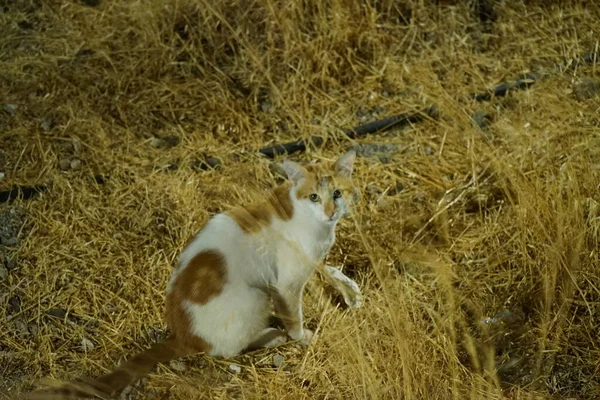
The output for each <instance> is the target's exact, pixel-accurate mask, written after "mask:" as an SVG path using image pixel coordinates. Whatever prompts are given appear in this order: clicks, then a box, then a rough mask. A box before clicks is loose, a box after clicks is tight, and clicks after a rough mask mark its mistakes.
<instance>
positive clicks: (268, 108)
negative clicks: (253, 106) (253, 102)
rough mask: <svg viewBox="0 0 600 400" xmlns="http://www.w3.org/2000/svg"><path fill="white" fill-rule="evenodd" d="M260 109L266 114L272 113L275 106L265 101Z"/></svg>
mask: <svg viewBox="0 0 600 400" xmlns="http://www.w3.org/2000/svg"><path fill="white" fill-rule="evenodd" d="M260 109H261V110H262V112H264V113H270V112H271V111H273V104H271V103H270V102H269V101H267V100H265V101H263V102H262V103H260Z"/></svg>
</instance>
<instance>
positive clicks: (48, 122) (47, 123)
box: [40, 119, 52, 132]
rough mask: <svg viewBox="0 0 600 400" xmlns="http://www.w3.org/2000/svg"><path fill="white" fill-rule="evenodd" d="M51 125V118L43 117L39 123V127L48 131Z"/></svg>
mask: <svg viewBox="0 0 600 400" xmlns="http://www.w3.org/2000/svg"><path fill="white" fill-rule="evenodd" d="M51 127H52V120H50V119H44V120H43V121H42V122H41V123H40V129H41V130H43V131H44V132H48V131H49V130H50V128H51Z"/></svg>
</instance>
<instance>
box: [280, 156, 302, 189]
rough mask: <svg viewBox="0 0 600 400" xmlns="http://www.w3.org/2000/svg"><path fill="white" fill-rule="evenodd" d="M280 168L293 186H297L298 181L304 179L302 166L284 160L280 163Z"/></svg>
mask: <svg viewBox="0 0 600 400" xmlns="http://www.w3.org/2000/svg"><path fill="white" fill-rule="evenodd" d="M281 167H282V168H283V170H284V171H285V174H286V175H287V177H288V179H289V180H290V181H292V183H293V184H294V185H295V184H297V183H298V182H299V181H300V179H302V178H304V174H305V172H306V170H305V169H304V167H303V166H302V165H300V164H298V163H296V162H294V161H290V160H285V161H284V162H283V163H281Z"/></svg>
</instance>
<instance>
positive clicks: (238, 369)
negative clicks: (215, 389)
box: [229, 364, 242, 374]
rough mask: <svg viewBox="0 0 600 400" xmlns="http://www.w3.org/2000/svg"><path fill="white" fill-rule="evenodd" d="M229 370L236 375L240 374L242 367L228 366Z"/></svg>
mask: <svg viewBox="0 0 600 400" xmlns="http://www.w3.org/2000/svg"><path fill="white" fill-rule="evenodd" d="M229 370H230V371H231V372H234V373H236V374H239V373H240V372H242V367H240V366H239V365H237V364H229Z"/></svg>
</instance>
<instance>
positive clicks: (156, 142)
mask: <svg viewBox="0 0 600 400" xmlns="http://www.w3.org/2000/svg"><path fill="white" fill-rule="evenodd" d="M150 146H152V147H154V148H155V149H162V148H164V147H166V143H165V141H164V140H162V139H161V138H152V140H150Z"/></svg>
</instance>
